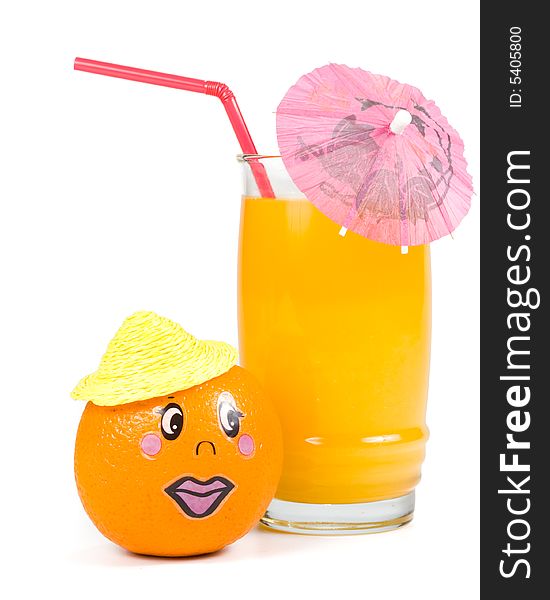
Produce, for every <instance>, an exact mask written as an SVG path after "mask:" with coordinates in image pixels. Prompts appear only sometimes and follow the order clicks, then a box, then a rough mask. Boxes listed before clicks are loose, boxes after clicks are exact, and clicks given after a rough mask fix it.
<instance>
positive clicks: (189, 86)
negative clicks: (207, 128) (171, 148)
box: [74, 58, 275, 198]
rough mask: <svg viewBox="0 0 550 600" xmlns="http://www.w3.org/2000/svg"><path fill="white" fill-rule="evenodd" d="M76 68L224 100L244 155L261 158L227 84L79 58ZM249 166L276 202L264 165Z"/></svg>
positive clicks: (262, 189)
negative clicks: (257, 155) (254, 155)
mask: <svg viewBox="0 0 550 600" xmlns="http://www.w3.org/2000/svg"><path fill="white" fill-rule="evenodd" d="M74 68H75V70H76V71H85V72H87V73H96V74H98V75H106V76H108V77H118V78H119V79H129V80H130V81H140V82H142V83H150V84H153V85H162V86H165V87H171V88H176V89H179V90H187V91H189V92H198V93H201V94H206V95H207V96H216V97H217V98H219V99H220V100H221V102H222V104H223V107H224V108H225V112H226V113H227V116H228V117H229V120H230V121H231V125H232V127H233V131H234V132H235V135H236V136H237V139H238V141H239V144H240V146H241V150H242V151H243V153H244V154H258V152H257V150H256V146H255V145H254V142H253V141H252V137H251V135H250V132H249V131H248V127H247V126H246V123H245V122H244V119H243V116H242V114H241V111H240V109H239V105H238V104H237V99H236V98H235V96H234V94H233V92H232V91H231V90H230V89H229V88H228V87H227V85H225V83H219V82H218V81H203V80H202V79H193V78H191V77H181V76H180V75H170V74H168V73H159V72H157V71H147V70H145V69H136V68H134V67H125V66H123V65H115V64H112V63H106V62H100V61H97V60H90V59H87V58H75V61H74ZM249 164H250V168H251V169H252V174H253V176H254V179H255V180H256V185H257V186H258V191H259V192H260V195H261V196H262V197H263V198H274V197H275V193H274V192H273V188H272V187H271V184H270V182H269V179H268V177H267V173H266V170H265V167H264V165H262V164H261V163H260V162H258V161H257V160H250V161H249Z"/></svg>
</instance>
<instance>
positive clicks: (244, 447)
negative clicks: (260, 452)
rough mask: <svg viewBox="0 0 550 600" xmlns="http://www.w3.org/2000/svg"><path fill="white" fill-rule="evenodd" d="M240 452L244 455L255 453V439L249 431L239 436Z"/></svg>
mask: <svg viewBox="0 0 550 600" xmlns="http://www.w3.org/2000/svg"><path fill="white" fill-rule="evenodd" d="M239 452H240V453H241V454H242V455H243V456H251V455H252V454H254V439H253V438H252V436H251V435H248V433H243V435H241V437H240V438H239Z"/></svg>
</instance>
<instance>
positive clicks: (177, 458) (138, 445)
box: [75, 366, 282, 556]
mask: <svg viewBox="0 0 550 600" xmlns="http://www.w3.org/2000/svg"><path fill="white" fill-rule="evenodd" d="M281 466H282V438H281V431H280V426H279V422H278V420H277V417H276V414H275V412H274V409H273V407H272V405H271V404H270V403H269V401H268V399H267V398H266V397H265V396H264V395H263V393H262V392H261V390H260V389H259V387H258V384H257V383H256V381H255V379H254V378H253V377H252V376H251V375H250V374H249V373H248V372H247V371H245V370H244V369H242V368H241V367H238V366H234V367H232V368H231V369H230V370H229V371H227V372H226V373H224V374H223V375H220V376H219V377H215V378H214V379H210V380H208V381H206V382H205V383H202V384H200V385H196V386H194V387H192V388H189V389H186V390H184V391H180V392H176V393H173V394H169V395H166V396H160V397H157V398H152V399H149V400H142V401H137V402H130V403H128V404H122V405H119V406H97V405H95V404H93V403H92V402H88V403H87V405H86V408H85V410H84V412H83V414H82V419H81V421H80V425H79V428H78V433H77V437H76V447H75V477H76V482H77V486H78V492H79V494H80V498H81V500H82V503H83V505H84V508H85V509H86V512H87V513H88V515H89V516H90V518H91V519H92V521H93V522H94V523H95V525H96V526H97V528H98V529H99V531H101V533H103V534H104V535H105V536H106V537H107V538H109V539H110V540H111V541H113V542H115V543H116V544H119V545H120V546H122V547H124V548H126V549H127V550H130V551H131V552H136V553H139V554H152V555H157V556H186V555H193V554H203V553H208V552H214V551H215V550H218V549H220V548H222V547H224V546H226V545H227V544H230V543H232V542H234V541H235V540H237V539H239V538H240V537H241V536H243V535H244V534H245V533H247V532H248V531H249V530H250V529H251V528H252V527H253V526H254V525H255V524H256V523H257V522H258V520H259V519H260V517H261V516H262V514H263V513H264V511H265V509H266V508H267V506H268V504H269V502H270V501H271V499H272V498H273V496H274V493H275V489H276V487H277V483H278V480H279V476H280V473H281Z"/></svg>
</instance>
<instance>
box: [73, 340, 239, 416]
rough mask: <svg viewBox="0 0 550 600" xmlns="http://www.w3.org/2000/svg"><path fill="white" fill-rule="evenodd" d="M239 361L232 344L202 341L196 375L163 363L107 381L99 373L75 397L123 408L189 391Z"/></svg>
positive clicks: (80, 385)
mask: <svg viewBox="0 0 550 600" xmlns="http://www.w3.org/2000/svg"><path fill="white" fill-rule="evenodd" d="M237 360H238V353H237V350H236V349H235V348H234V347H233V346H231V345H230V344H226V343H225V342H216V341H209V340H206V341H201V342H200V360H199V361H197V368H196V369H193V370H192V372H190V371H189V368H188V365H184V364H181V365H178V364H170V365H167V366H163V365H162V364H160V365H159V366H158V369H155V371H154V372H153V373H151V372H148V373H143V372H136V373H133V374H131V375H125V376H124V377H119V378H116V377H115V378H109V379H105V378H104V377H102V374H101V373H100V371H96V372H95V373H92V374H91V375H87V376H86V377H83V378H82V379H81V380H80V382H79V383H78V385H77V386H76V387H75V388H74V390H73V391H72V393H71V397H72V398H73V399H75V400H85V401H89V402H93V403H94V404H97V405H98V406H119V405H122V404H128V403H130V402H139V401H140V400H148V399H149V398H156V397H158V396H165V395H167V394H172V393H174V392H179V391H181V390H186V389H189V388H191V387H194V386H196V385H200V384H201V383H204V382H205V381H208V380H209V379H213V378H214V377H219V376H220V375H223V374H224V373H226V372H227V371H229V369H231V367H233V366H235V365H236V364H237ZM186 366H187V368H185V367H186Z"/></svg>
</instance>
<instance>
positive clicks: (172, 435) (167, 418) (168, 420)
mask: <svg viewBox="0 0 550 600" xmlns="http://www.w3.org/2000/svg"><path fill="white" fill-rule="evenodd" d="M160 428H161V430H162V435H163V436H164V437H165V438H166V439H167V440H175V439H176V438H177V437H178V435H179V434H180V433H181V432H182V429H183V411H182V410H181V408H180V407H179V406H178V405H177V404H176V403H175V402H170V404H168V405H167V406H165V407H164V408H163V409H162V419H161V421H160Z"/></svg>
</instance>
